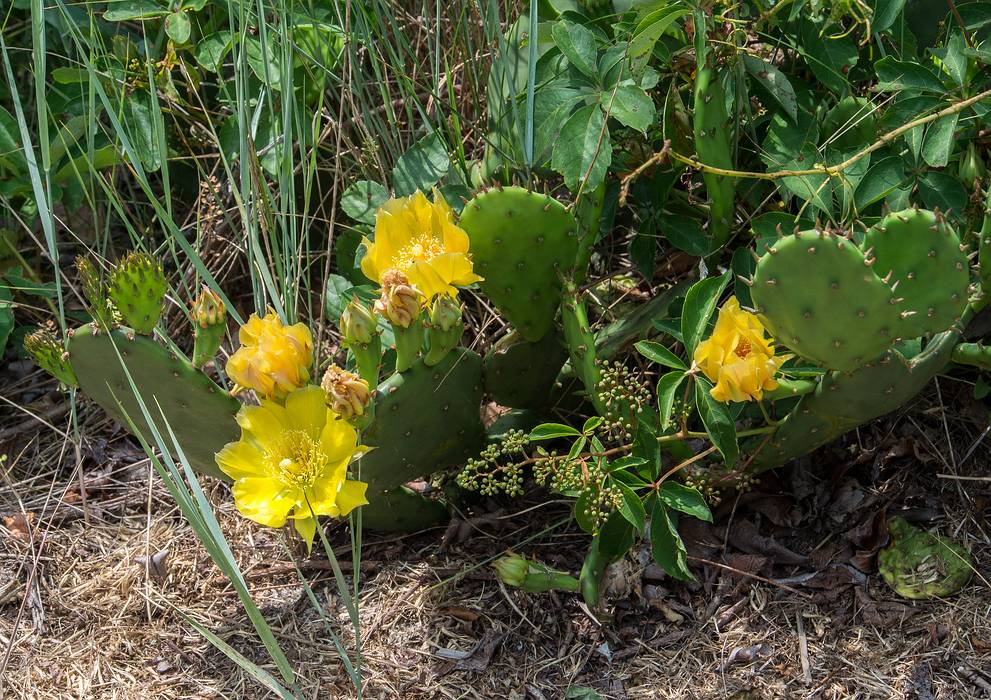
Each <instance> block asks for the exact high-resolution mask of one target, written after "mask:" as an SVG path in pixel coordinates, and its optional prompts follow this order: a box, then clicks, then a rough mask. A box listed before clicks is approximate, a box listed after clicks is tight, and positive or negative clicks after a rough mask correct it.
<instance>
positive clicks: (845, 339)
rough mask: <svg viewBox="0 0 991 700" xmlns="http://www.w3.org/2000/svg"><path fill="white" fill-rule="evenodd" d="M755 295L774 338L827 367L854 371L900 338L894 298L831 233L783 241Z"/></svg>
mask: <svg viewBox="0 0 991 700" xmlns="http://www.w3.org/2000/svg"><path fill="white" fill-rule="evenodd" d="M751 293H752V296H753V300H754V303H755V304H756V305H757V307H758V312H759V314H760V316H761V318H762V319H763V320H764V322H765V324H766V325H767V327H768V329H769V330H770V331H771V333H772V335H774V337H775V338H777V339H778V340H779V341H780V342H782V343H783V344H784V345H786V346H787V347H789V348H791V349H792V350H794V351H795V352H796V353H798V354H799V355H801V356H802V357H805V358H807V359H809V360H812V361H813V362H816V363H817V364H819V365H820V366H822V367H825V368H827V369H837V370H846V371H850V370H854V369H856V368H857V367H860V366H861V365H863V364H864V363H866V362H870V361H871V360H874V359H876V358H877V357H879V356H880V355H881V354H882V353H883V352H884V351H885V350H886V349H888V348H889V347H890V346H891V345H892V343H894V341H895V339H896V338H897V337H898V330H899V323H900V322H901V316H900V314H899V307H898V306H897V304H896V300H895V295H894V294H893V293H892V291H891V289H890V288H889V287H888V286H887V285H886V284H885V283H884V282H883V281H882V280H881V278H879V277H878V276H877V275H876V274H875V273H874V271H873V269H872V268H871V266H870V260H869V259H866V258H865V257H864V255H863V253H861V252H860V250H859V249H858V248H857V246H856V245H855V244H854V243H853V242H852V241H850V240H849V239H847V238H846V237H844V236H841V235H836V234H833V233H830V232H828V231H821V230H820V231H804V232H801V231H800V232H797V233H795V234H793V235H789V236H784V237H782V238H781V239H779V240H778V241H777V243H775V244H774V246H773V247H771V248H770V249H768V251H767V253H765V254H764V255H763V256H762V257H761V258H760V260H759V261H758V263H757V270H756V272H755V273H754V279H753V288H752V291H751Z"/></svg>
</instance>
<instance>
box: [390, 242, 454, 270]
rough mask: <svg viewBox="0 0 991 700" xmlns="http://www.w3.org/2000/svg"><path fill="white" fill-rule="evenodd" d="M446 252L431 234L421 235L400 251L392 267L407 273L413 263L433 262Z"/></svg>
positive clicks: (393, 260) (394, 257)
mask: <svg viewBox="0 0 991 700" xmlns="http://www.w3.org/2000/svg"><path fill="white" fill-rule="evenodd" d="M443 252H444V246H443V244H442V243H441V242H440V241H439V240H437V239H436V238H435V237H433V236H431V235H430V234H429V233H421V234H420V235H419V236H416V237H415V238H412V239H411V240H410V242H409V243H407V244H406V245H405V246H403V247H402V248H400V249H399V251H398V252H397V253H396V254H395V256H393V258H392V265H393V267H396V268H397V269H399V270H402V271H403V272H406V271H407V270H409V269H410V268H411V267H413V263H415V262H420V261H428V260H433V259H434V258H436V257H437V256H438V255H440V254H441V253H443Z"/></svg>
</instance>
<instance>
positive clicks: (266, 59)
mask: <svg viewBox="0 0 991 700" xmlns="http://www.w3.org/2000/svg"><path fill="white" fill-rule="evenodd" d="M243 41H244V45H243V46H242V50H243V51H244V54H245V56H246V57H247V60H248V67H250V68H251V72H252V73H254V74H255V77H257V78H258V79H259V80H260V81H262V82H263V83H264V84H265V85H267V86H268V87H270V88H272V89H273V90H279V89H281V88H282V61H281V59H280V57H279V56H278V54H277V52H276V50H275V47H274V46H273V45H272V33H269V36H268V37H266V42H265V46H262V42H261V39H259V38H258V37H256V36H245V37H244V39H243Z"/></svg>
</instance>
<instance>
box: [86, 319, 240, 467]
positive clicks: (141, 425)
mask: <svg viewBox="0 0 991 700" xmlns="http://www.w3.org/2000/svg"><path fill="white" fill-rule="evenodd" d="M118 353H119V359H118ZM68 362H69V365H70V367H71V368H72V371H73V372H74V373H75V375H76V377H77V378H78V380H79V386H80V388H82V390H83V391H84V392H85V393H86V395H87V396H89V398H91V399H92V400H93V401H96V402H97V403H98V404H100V407H101V408H103V410H105V411H106V412H107V413H108V414H109V415H111V416H113V417H114V418H115V419H116V420H117V421H118V422H120V423H121V424H122V425H124V426H126V427H127V426H129V423H128V420H130V421H131V422H133V423H134V425H135V427H136V428H137V430H138V432H140V433H141V434H142V435H143V436H144V437H145V439H146V440H148V441H149V442H152V433H151V430H150V428H149V427H148V424H147V422H146V421H145V419H144V417H143V415H142V412H141V407H140V405H139V404H138V401H137V399H136V398H135V396H134V391H133V390H132V389H131V384H130V382H129V381H128V375H130V378H131V380H133V382H134V385H135V387H137V391H138V393H139V394H140V396H141V399H142V401H143V402H144V404H145V407H146V408H147V410H148V412H149V414H150V415H151V416H152V419H153V421H154V422H155V424H156V426H157V428H158V431H159V433H160V434H161V435H163V436H166V437H165V439H166V440H168V437H167V436H168V434H169V432H168V429H167V428H166V422H167V423H168V426H170V427H171V429H172V431H173V432H175V434H176V435H177V436H178V438H179V444H180V447H181V448H182V450H183V452H184V453H185V455H186V458H187V459H188V460H189V463H190V464H189V466H191V467H192V468H193V469H195V470H196V471H198V472H200V473H202V474H209V475H211V476H216V477H220V478H223V474H222V473H221V472H220V470H219V469H218V468H217V465H216V462H215V461H214V453H216V452H217V451H218V450H220V449H221V448H223V446H224V445H225V444H227V443H228V442H232V441H234V440H237V438H238V425H237V423H236V422H235V421H234V415H235V414H236V413H237V410H238V408H239V407H240V405H241V404H240V403H238V402H237V401H236V400H235V399H233V398H231V397H230V396H228V395H227V393H226V392H225V391H224V390H223V389H222V388H220V387H219V386H217V385H216V384H214V382H213V381H212V380H211V379H210V378H209V377H207V376H206V375H205V374H203V373H202V372H200V371H199V370H198V369H196V368H195V367H193V365H192V364H191V363H190V362H189V361H188V360H186V359H185V358H182V357H179V356H177V355H176V354H174V353H172V352H171V351H169V350H167V349H166V348H164V347H162V346H161V345H159V344H158V343H156V342H155V341H154V340H152V339H151V338H146V337H143V336H136V335H135V334H134V332H133V331H131V330H130V329H128V328H118V329H115V330H113V331H110V332H109V333H105V332H100V333H96V332H94V330H93V329H92V328H90V327H83V328H80V329H78V330H76V331H75V332H74V333H73V334H72V335H71V337H70V338H69V344H68ZM122 362H123V364H122ZM125 367H126V368H127V372H126V373H125V371H124V368H125ZM163 416H164V417H163ZM176 456H178V455H176Z"/></svg>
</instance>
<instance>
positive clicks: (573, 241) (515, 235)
mask: <svg viewBox="0 0 991 700" xmlns="http://www.w3.org/2000/svg"><path fill="white" fill-rule="evenodd" d="M461 227H462V228H463V229H464V230H465V231H467V232H468V236H469V237H470V238H471V252H472V257H473V260H474V265H475V272H477V273H478V274H479V275H481V276H482V277H483V278H484V281H482V282H480V283H479V286H480V287H481V289H482V291H483V292H484V293H485V295H486V296H488V297H489V299H491V300H492V303H494V304H495V305H496V308H498V309H499V311H501V312H502V314H503V315H504V316H505V317H506V318H507V319H509V321H510V323H512V324H513V327H514V328H516V329H517V330H518V331H519V333H520V335H522V336H523V337H524V338H526V339H527V340H529V341H531V342H536V341H538V340H540V339H541V338H543V337H544V336H545V335H546V334H547V332H548V331H550V329H551V328H552V327H553V326H554V316H555V315H556V314H557V309H558V306H559V305H560V303H561V295H560V289H561V282H560V275H561V274H562V273H565V272H568V271H570V270H571V268H572V266H573V265H574V263H575V256H576V255H577V252H578V225H577V223H576V222H575V218H574V217H573V216H572V215H571V213H570V212H568V210H567V209H565V207H564V205H563V204H561V203H560V202H558V201H557V200H555V199H553V198H552V197H549V196H546V195H542V194H538V193H537V192H528V191H527V190H525V189H523V188H522V187H505V188H499V189H490V190H487V191H485V192H482V193H480V194H478V195H476V196H475V198H474V199H472V200H471V201H469V202H468V204H466V205H465V208H464V210H463V212H462V214H461Z"/></svg>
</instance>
